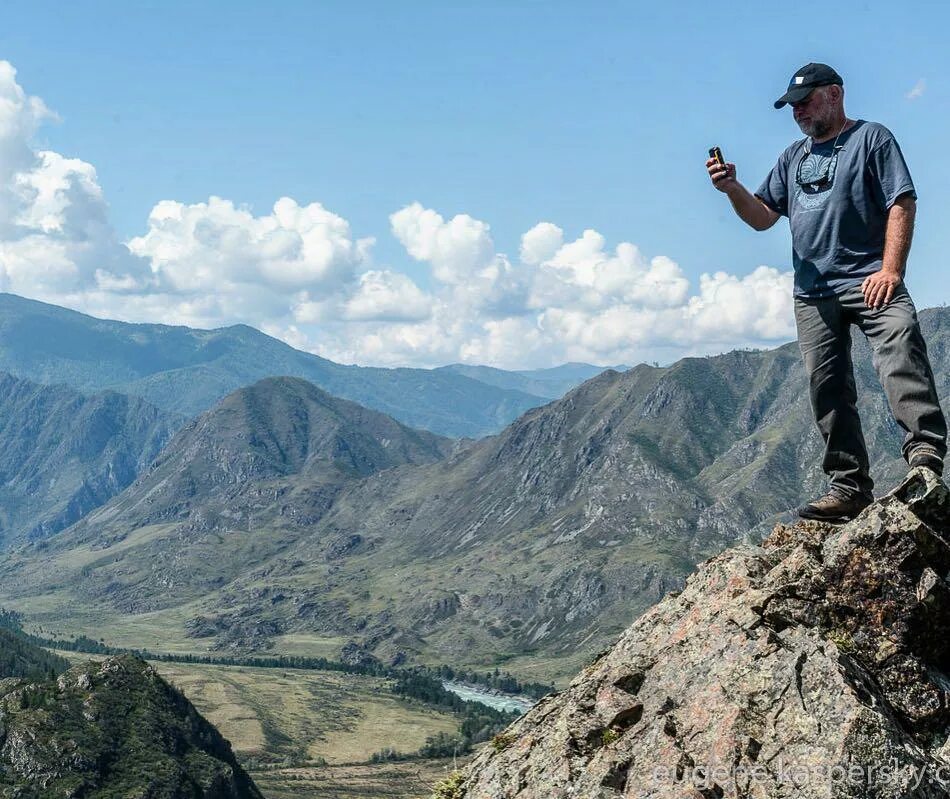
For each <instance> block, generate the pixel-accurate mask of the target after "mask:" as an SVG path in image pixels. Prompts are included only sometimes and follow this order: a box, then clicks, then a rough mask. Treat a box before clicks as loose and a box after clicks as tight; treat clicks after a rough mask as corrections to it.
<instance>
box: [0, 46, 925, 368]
mask: <svg viewBox="0 0 950 799" xmlns="http://www.w3.org/2000/svg"><path fill="white" fill-rule="evenodd" d="M921 91H922V88H921ZM55 119H56V117H55V114H54V113H53V112H52V111H50V109H48V108H47V107H46V105H45V104H44V103H43V101H42V100H40V99H39V98H36V97H30V96H29V95H28V94H27V93H26V92H25V91H24V90H23V88H22V87H21V86H20V85H19V84H18V82H17V75H16V71H15V70H14V69H13V67H12V66H11V65H10V64H8V63H6V62H2V61H0V178H2V183H0V290H4V291H12V292H15V293H18V294H23V295H25V296H30V297H34V298H37V299H41V300H46V301H49V302H54V303H57V304H60V305H66V306H69V307H73V308H77V309H78V310H82V311H85V312H87V313H91V314H93V315H96V316H105V317H112V318H120V319H124V320H127V321H153V322H155V321H160V322H171V323H176V324H186V325H191V326H195V327H218V326H221V325H225V324H233V323H237V322H244V323H247V324H251V325H254V326H257V327H259V328H260V329H262V330H263V331H264V332H266V333H268V334H270V335H274V336H277V337H279V338H281V339H283V340H285V341H287V342H288V343H289V344H291V345H292V346H295V347H298V348H301V349H307V350H310V351H312V352H316V353H318V354H320V355H323V356H325V357H328V358H332V359H333V360H337V361H341V362H344V363H360V364H375V365H386V366H399V365H412V366H436V365H440V364H444V363H448V362H453V361H463V362H468V363H487V364H492V365H496V366H500V367H504V368H524V367H539V366H550V365H554V364H556V363H560V362H563V361H566V360H582V361H592V362H595V363H617V362H621V361H624V362H637V361H642V360H652V359H654V358H661V359H664V360H672V359H673V358H675V357H679V356H680V355H683V354H688V353H689V354H694V353H698V352H709V351H721V350H725V349H729V348H731V347H735V346H743V345H750V344H751V345H756V346H759V345H764V344H769V343H774V342H777V341H780V340H783V339H788V338H790V337H792V336H793V335H794V330H793V325H792V310H791V309H792V304H791V302H792V301H791V275H790V273H787V272H785V273H783V272H780V271H778V270H776V269H772V268H769V267H764V266H763V267H759V268H758V269H756V270H755V271H753V272H752V273H751V274H747V275H734V274H729V273H727V272H724V271H720V272H715V273H714V274H705V275H702V276H701V277H700V278H699V280H698V283H697V284H696V285H691V282H690V280H689V278H688V277H687V276H686V274H685V273H684V271H683V269H682V268H681V267H680V265H679V264H677V263H676V262H675V261H674V260H672V259H671V258H669V257H667V256H664V255H652V256H647V255H645V254H644V253H643V252H641V250H640V249H639V248H638V247H637V246H636V245H635V244H633V243H631V242H625V241H621V242H618V243H616V244H609V243H608V242H607V240H606V238H605V237H604V236H603V235H602V234H601V233H599V232H598V231H596V230H594V229H588V230H584V231H581V232H580V233H579V235H576V236H575V237H574V238H571V237H570V236H567V235H566V234H565V232H564V230H563V229H562V228H561V227H559V226H558V225H556V224H554V223H553V222H546V221H542V222H539V223H538V224H537V225H535V226H534V227H532V228H531V229H530V230H528V231H526V232H525V233H524V235H523V236H522V237H521V239H520V247H519V250H518V254H517V256H516V257H509V256H508V255H507V254H505V253H504V252H500V251H498V250H497V249H496V245H495V242H494V240H493V238H492V235H491V228H490V226H489V224H488V223H487V222H485V221H482V220H479V219H476V218H474V217H472V216H469V215H468V214H464V213H458V214H455V215H454V216H451V217H445V216H443V215H442V213H440V212H439V211H438V210H436V209H433V208H427V207H425V206H424V205H423V204H421V203H419V202H414V203H411V204H409V205H407V206H405V207H403V208H401V209H398V210H396V211H395V212H394V213H393V214H392V215H391V216H390V217H389V226H390V233H391V234H392V235H393V236H394V237H395V239H396V240H397V241H398V242H400V243H401V244H402V246H403V247H404V249H405V260H406V261H409V260H412V261H415V262H417V263H419V264H422V265H424V266H425V267H427V268H428V271H429V275H430V276H431V280H429V281H427V284H426V287H425V288H423V287H421V286H420V285H418V284H417V283H416V282H414V281H413V280H412V279H411V278H410V276H409V275H408V274H406V273H405V272H404V271H400V270H399V269H398V268H397V265H377V264H375V263H374V262H373V245H374V239H373V238H372V237H370V236H357V235H355V234H354V232H353V231H352V230H351V227H350V224H349V223H348V222H347V220H346V219H344V218H343V217H341V216H339V215H338V214H336V213H334V212H333V211H332V210H330V209H328V208H326V207H324V206H323V205H321V204H320V203H319V202H308V203H302V202H298V201H297V200H295V199H293V198H290V197H282V198H280V199H278V200H277V201H276V202H275V203H274V204H273V206H272V207H271V208H269V209H266V210H264V211H263V212H256V211H255V210H254V209H252V208H250V207H247V206H242V205H239V204H235V203H234V202H233V201H231V200H228V199H224V198H221V197H216V196H212V197H210V198H209V199H208V201H207V202H199V203H192V204H185V203H182V202H178V201H176V200H174V199H165V200H161V201H159V202H157V203H156V204H155V206H154V207H153V209H152V211H151V213H150V214H149V215H148V218H147V219H146V220H144V223H143V230H142V232H141V233H140V234H139V235H137V236H134V237H132V238H131V239H130V240H129V241H128V242H126V243H123V242H121V241H119V240H118V238H117V236H116V233H115V231H114V230H113V228H112V227H111V225H110V222H109V213H108V210H109V209H108V205H107V202H106V198H105V197H104V196H103V191H102V189H101V187H100V185H99V182H98V178H97V175H96V171H95V169H94V167H93V166H92V165H91V164H89V163H86V162H85V161H82V160H80V159H79V158H74V157H66V156H64V155H61V154H59V153H55V152H51V151H48V150H41V149H39V148H35V147H34V146H33V139H34V137H35V135H36V133H37V131H38V130H39V129H40V127H41V126H42V125H43V124H44V123H46V122H49V121H54V120H55ZM380 223H381V224H385V220H380Z"/></svg>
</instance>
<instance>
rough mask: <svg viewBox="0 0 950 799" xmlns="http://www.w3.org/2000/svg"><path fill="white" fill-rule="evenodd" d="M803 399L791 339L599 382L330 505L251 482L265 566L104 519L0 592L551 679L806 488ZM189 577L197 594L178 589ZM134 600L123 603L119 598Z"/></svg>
mask: <svg viewBox="0 0 950 799" xmlns="http://www.w3.org/2000/svg"><path fill="white" fill-rule="evenodd" d="M921 323H922V325H923V326H924V328H925V331H926V334H927V336H928V342H929V343H931V345H932V346H931V351H932V358H933V362H934V367H935V371H936V372H937V374H938V388H939V390H940V394H941V397H943V398H944V399H946V397H947V394H948V389H950V383H948V374H950V368H948V367H950V363H948V359H950V347H948V346H947V345H948V341H950V312H947V311H943V310H940V309H934V310H930V311H924V312H922V313H921ZM855 353H856V358H857V366H856V373H857V375H856V377H857V381H858V385H859V389H860V394H861V397H860V408H861V413H862V418H863V420H864V421H865V429H866V432H867V439H868V442H869V446H870V449H871V457H872V462H873V464H874V468H875V472H876V475H877V476H878V477H879V478H880V481H881V484H887V483H889V482H896V481H897V480H898V479H900V477H902V476H903V474H904V473H905V472H906V465H904V464H903V463H902V461H900V460H899V458H898V457H897V453H898V452H899V443H900V431H899V430H898V429H897V427H896V424H895V423H894V422H893V420H892V419H891V417H890V413H889V411H888V410H887V406H886V400H885V399H884V397H883V394H882V392H881V391H880V389H879V388H878V387H877V385H876V378H875V377H874V375H873V371H872V369H871V366H870V358H869V353H868V351H867V347H866V346H865V345H864V344H863V342H858V343H856V346H855ZM807 397H808V394H807V390H806V387H805V378H804V374H803V372H802V369H801V364H800V358H799V356H798V352H797V348H796V346H795V345H794V344H789V345H784V346H782V347H779V348H777V349H775V350H767V351H758V352H738V351H737V352H732V353H727V354H725V355H722V356H715V357H710V358H689V359H684V360H683V361H680V362H677V363H676V364H673V365H672V366H669V367H652V366H647V365H640V366H637V367H634V368H633V369H631V370H628V371H626V372H623V373H618V372H613V371H609V370H608V371H606V372H604V373H602V374H600V375H598V376H597V377H595V378H593V379H591V380H589V381H587V382H586V383H584V384H582V385H581V386H579V387H577V388H576V389H574V390H572V391H571V392H570V393H568V394H567V395H566V396H565V397H564V398H562V399H561V400H557V401H554V402H551V403H548V404H547V405H545V406H542V407H539V408H535V409H531V410H529V411H528V412H526V413H525V414H524V415H523V416H522V417H520V418H519V419H518V420H516V421H515V422H514V423H512V424H511V425H509V426H508V427H507V428H506V429H505V430H504V431H503V432H502V433H500V434H498V435H495V436H490V437H487V438H485V439H482V440H479V441H476V442H471V443H469V444H468V445H466V446H463V447H460V448H457V449H455V450H453V451H452V452H451V454H449V455H448V456H447V457H446V458H445V459H443V460H440V461H438V462H436V463H433V464H428V465H426V464H419V465H412V464H405V465H402V466H398V467H395V468H392V469H388V470H386V471H384V472H380V473H376V474H371V475H369V476H366V477H360V478H359V479H355V480H352V481H349V482H347V483H346V484H345V485H344V486H343V487H342V488H341V489H340V490H339V491H337V492H335V493H334V494H333V495H332V497H329V499H328V497H327V496H326V495H323V496H317V495H315V494H314V493H312V492H311V493H307V491H306V490H305V489H304V487H303V486H302V485H301V484H299V483H297V482H294V481H293V480H292V479H291V480H289V481H287V482H285V483H281V482H280V481H281V480H282V479H283V478H276V482H273V483H268V484H266V485H265V484H260V485H258V486H257V488H255V487H254V485H253V483H251V484H249V488H248V491H249V493H248V496H254V497H255V501H256V502H257V503H258V504H257V505H256V506H255V507H253V508H252V507H251V506H250V505H248V506H247V507H248V508H249V510H250V513H249V515H245V516H242V517H241V518H242V524H244V525H245V529H247V525H251V524H252V525H253V529H254V530H255V531H256V532H255V535H256V536H257V539H256V540H257V541H258V542H259V543H260V544H261V545H262V546H264V547H265V549H266V550H267V553H269V554H266V556H261V557H255V558H252V559H250V560H248V561H246V562H244V564H243V568H241V569H234V568H231V567H228V570H227V571H226V572H225V571H221V572H220V573H219V574H218V577H220V578H221V579H220V580H219V582H218V583H217V584H212V582H211V580H212V579H213V578H214V576H215V575H214V574H213V572H210V573H209V572H208V571H207V569H206V566H205V565H204V564H205V560H204V559H203V558H202V557H199V555H200V554H201V553H202V552H204V551H205V550H204V549H203V547H204V546H205V545H204V544H202V543H201V542H202V541H203V540H204V538H207V537H214V536H218V537H220V538H219V539H218V543H217V546H218V547H221V546H230V545H231V544H232V542H233V545H234V546H235V547H237V550H236V551H239V552H247V551H248V550H247V548H246V546H245V543H244V539H243V538H241V537H240V536H238V535H237V534H236V532H235V530H234V526H233V525H231V524H230V523H229V522H227V520H224V521H221V520H220V519H218V520H217V521H216V520H215V519H214V518H211V517H210V516H209V517H208V518H209V519H210V521H209V522H208V523H207V524H204V523H201V524H197V522H199V521H200V519H196V520H195V521H196V524H195V525H192V526H189V527H188V528H187V529H185V528H181V527H176V528H174V530H175V531H177V532H173V531H172V530H171V528H167V529H166V528H160V527H156V526H154V525H151V526H150V525H149V524H144V521H145V520H144V519H138V520H137V519H136V517H135V516H134V515H126V516H123V515H122V514H121V513H118V514H117V515H116V516H115V517H114V518H112V519H111V520H110V521H109V523H108V524H101V525H98V526H97V527H96V528H95V529H96V530H97V531H98V538H96V537H93V539H89V540H88V541H87V543H86V544H84V545H83V547H88V546H90V545H91V544H92V542H93V541H97V542H98V543H96V546H97V547H98V549H97V550H96V551H95V553H93V552H92V551H89V550H88V549H84V548H83V547H80V549H78V550H76V551H75V557H77V558H79V559H80V560H82V562H83V563H84V564H85V565H83V566H82V578H81V580H79V579H78V571H77V569H78V568H79V567H74V570H73V571H72V572H70V571H69V569H66V570H65V571H63V570H62V569H61V566H62V564H63V563H64V561H63V558H64V557H65V555H55V553H52V552H51V551H50V552H46V553H44V552H43V551H39V550H35V549H34V550H25V551H22V552H20V553H17V555H16V557H14V558H11V559H10V560H9V561H8V562H7V563H6V564H5V565H4V567H3V579H2V583H3V585H4V587H3V588H0V591H3V592H9V594H10V595H12V598H15V599H16V601H17V602H18V603H19V605H17V606H18V607H20V608H22V607H23V604H24V603H25V602H28V601H29V597H30V596H37V595H44V592H49V591H53V592H54V593H55V592H61V593H60V594H58V596H59V599H57V600H56V602H59V603H67V602H68V601H70V600H69V597H70V596H71V595H72V594H71V593H70V592H80V595H81V596H82V597H83V601H84V602H88V603H91V604H92V605H93V606H94V607H97V608H110V607H111V608H112V611H110V612H145V611H146V610H149V609H151V610H155V608H156V607H157V605H156V604H155V603H156V602H161V603H164V602H165V600H164V599H162V598H160V597H159V594H158V592H157V590H156V589H154V588H149V589H148V590H138V589H137V588H136V586H137V585H140V583H139V582H137V581H138V580H140V579H141V576H142V575H143V574H145V573H146V572H147V573H148V574H149V575H151V576H149V580H155V581H159V582H160V581H161V580H172V579H173V580H174V581H175V584H176V585H179V586H180V590H182V591H184V592H185V594H186V595H187V596H188V597H191V598H192V599H191V604H188V605H187V609H186V607H185V606H182V607H181V608H180V609H179V610H177V611H175V614H188V618H189V621H188V622H187V623H186V625H185V629H186V630H187V634H189V635H192V636H194V637H195V638H196V640H200V641H202V642H203V644H207V645H211V646H216V647H235V648H239V649H240V648H242V647H259V646H268V645H272V644H274V643H275V642H277V645H279V641H280V639H281V637H282V636H285V635H286V636H291V637H293V636H299V635H306V636H317V637H321V636H322V637H326V638H327V639H329V640H340V639H341V638H342V639H345V640H348V641H352V642H353V643H355V644H356V645H357V646H360V647H363V648H365V649H366V650H367V651H370V652H372V653H373V654H375V655H377V656H378V657H381V658H383V659H395V660H399V659H406V658H408V659H419V660H421V661H422V662H452V663H456V664H460V665H463V664H464V665H472V666H483V665H486V664H488V665H494V664H497V663H501V662H504V663H505V664H506V668H508V669H509V670H511V671H512V672H514V673H518V670H519V668H523V669H525V670H536V669H539V668H541V669H546V671H543V672H538V673H537V675H536V676H540V677H542V678H548V677H551V676H559V675H561V674H563V673H564V672H565V671H566V670H568V669H570V668H572V666H573V665H576V664H577V663H578V662H579V660H580V659H581V658H582V657H583V655H584V653H585V652H587V651H590V650H592V649H594V648H596V647H597V646H600V645H602V644H603V643H604V642H605V641H607V640H610V638H611V637H612V636H614V635H616V634H617V633H618V632H619V631H621V630H622V629H623V626H624V624H625V621H626V619H627V618H628V617H629V616H630V614H634V613H638V612H641V611H642V610H644V609H645V608H647V607H649V606H650V605H652V604H653V603H654V602H656V601H657V600H658V599H660V598H661V597H662V596H663V595H664V593H666V592H667V591H669V590H670V589H671V588H675V587H676V586H677V585H679V584H681V582H682V580H683V579H684V577H685V575H686V574H689V573H690V572H691V571H692V569H693V568H694V567H695V565H696V563H697V562H699V561H701V560H702V559H703V558H705V557H708V556H709V555H711V554H713V553H715V552H718V551H721V550H722V549H723V548H725V547H727V546H730V545H732V544H734V543H736V542H737V541H743V540H746V541H748V540H753V539H755V538H756V537H758V536H761V535H762V534H763V533H764V532H767V528H768V527H769V526H770V525H771V524H772V523H773V522H774V521H775V520H776V519H778V518H781V517H782V516H783V514H788V512H789V510H790V509H791V508H794V507H795V506H796V505H797V504H799V503H800V502H801V501H802V500H803V499H806V498H810V496H811V495H814V493H817V492H818V491H820V490H822V488H823V486H824V483H825V477H824V475H823V474H822V473H821V470H820V453H821V449H822V447H821V442H820V440H819V439H818V436H817V433H816V431H815V430H814V425H813V421H812V419H811V410H810V407H809V405H808V398H807ZM275 491H276V492H280V491H283V492H284V493H282V494H280V497H281V499H280V501H279V502H278V501H275V500H274V498H273V497H274V494H275ZM132 493H134V492H132ZM131 495H132V494H131V493H129V494H128V496H131ZM127 499H128V497H125V499H119V498H117V499H115V500H112V502H111V503H110V505H111V507H112V508H117V507H118V506H119V505H120V504H121V503H122V502H125V501H127ZM199 504H200V503H199ZM104 512H105V511H103V513H104ZM212 516H213V515H212ZM100 518H102V517H100ZM89 529H92V528H91V527H90V528H89ZM242 535H245V533H242ZM116 536H121V541H122V543H121V545H118V546H116V545H115V544H114V543H112V542H113V539H114V537H116ZM203 537H204V538H203ZM67 539H68V535H67V536H65V537H61V538H60V542H63V541H66V540H67ZM116 540H118V539H116ZM209 540H210V539H209ZM56 546H58V544H57V545H56ZM113 547H115V548H113ZM65 551H66V550H63V552H65ZM161 552H165V553H167V555H162V556H161V557H159V556H158V555H157V554H156V553H161ZM146 553H147V555H146ZM54 564H57V565H56V568H55V569H54V568H53V566H54ZM192 573H193V574H195V575H198V576H197V577H196V578H195V579H196V580H198V581H200V582H201V586H199V587H196V586H194V585H192V586H189V585H188V580H189V579H190V578H189V575H190V574H192ZM26 574H44V575H49V577H48V579H45V580H40V581H36V580H29V581H26V580H25V579H24V575H26ZM182 581H184V583H182ZM156 584H157V583H156ZM199 588H200V590H199ZM132 594H134V596H135V600H136V603H137V604H136V605H135V606H134V607H130V606H129V605H127V604H123V603H125V602H126V601H127V597H128V596H129V595H132ZM117 599H121V601H118V602H117V601H116V600H117ZM51 601H52V600H50V599H49V598H47V599H44V605H46V606H50V602H51ZM163 606H164V605H163ZM168 612H169V614H170V615H169V619H170V620H173V621H170V623H173V624H176V625H178V629H179V630H182V626H181V621H180V618H181V616H180V615H175V614H172V611H171V610H169V611H168ZM38 618H39V620H42V619H43V618H44V617H43V616H42V615H41V616H39V617H38Z"/></svg>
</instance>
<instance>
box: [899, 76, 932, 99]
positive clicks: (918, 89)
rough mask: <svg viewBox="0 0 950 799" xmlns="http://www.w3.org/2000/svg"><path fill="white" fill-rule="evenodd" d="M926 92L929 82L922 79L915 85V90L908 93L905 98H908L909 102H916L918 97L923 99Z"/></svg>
mask: <svg viewBox="0 0 950 799" xmlns="http://www.w3.org/2000/svg"><path fill="white" fill-rule="evenodd" d="M926 90H927V81H925V80H924V79H923V78H921V79H920V80H918V81H917V83H915V84H914V88H913V89H911V90H910V91H909V92H907V94H905V95H904V97H906V98H907V99H908V100H916V99H917V98H918V97H922V96H923V94H924V92H925V91H926Z"/></svg>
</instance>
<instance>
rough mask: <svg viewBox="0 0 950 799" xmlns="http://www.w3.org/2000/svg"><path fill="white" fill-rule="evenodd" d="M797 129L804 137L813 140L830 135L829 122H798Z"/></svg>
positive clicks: (817, 120)
mask: <svg viewBox="0 0 950 799" xmlns="http://www.w3.org/2000/svg"><path fill="white" fill-rule="evenodd" d="M798 127H799V128H801V131H802V133H804V134H805V135H806V136H811V137H812V138H813V139H823V138H825V136H827V135H828V134H829V133H831V120H827V119H812V120H811V122H799V123H798Z"/></svg>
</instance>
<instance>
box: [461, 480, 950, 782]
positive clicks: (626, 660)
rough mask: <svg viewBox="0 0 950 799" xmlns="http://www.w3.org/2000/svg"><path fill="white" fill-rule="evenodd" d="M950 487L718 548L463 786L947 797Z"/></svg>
mask: <svg viewBox="0 0 950 799" xmlns="http://www.w3.org/2000/svg"><path fill="white" fill-rule="evenodd" d="M948 542H950V491H948V489H947V488H946V486H945V485H944V484H943V483H942V482H940V481H939V480H938V479H937V478H936V477H935V476H934V475H933V474H932V473H931V472H928V471H926V470H922V469H918V470H914V471H912V472H911V473H910V474H909V475H908V477H907V479H905V480H904V481H903V482H902V483H901V484H900V485H899V486H898V488H897V489H895V490H894V491H893V492H891V493H890V494H888V495H887V496H885V497H884V498H883V499H881V500H879V501H878V502H876V503H874V504H873V505H871V506H870V507H869V508H868V509H867V510H866V511H865V512H864V513H863V514H862V515H861V516H860V517H859V518H858V519H856V520H854V521H853V522H850V523H848V524H845V525H842V526H833V525H828V524H820V523H816V522H801V523H798V524H795V525H792V526H783V525H778V526H777V527H776V528H775V529H774V531H773V532H772V534H771V535H770V536H769V537H768V538H766V539H765V540H764V541H763V542H762V544H761V545H760V546H740V547H735V548H731V549H728V550H726V551H724V552H722V553H721V554H719V555H716V556H714V557H712V558H709V559H707V560H706V561H704V562H703V563H702V564H700V566H699V567H698V569H697V570H696V571H695V572H694V573H693V574H692V575H691V576H690V577H689V578H688V580H687V582H686V585H685V587H684V590H683V591H682V592H674V593H671V594H669V595H667V596H666V597H665V598H664V599H663V600H662V601H660V602H659V603H658V604H657V605H655V606H654V607H653V608H651V609H650V610H648V611H647V612H646V613H644V614H643V615H642V616H641V617H640V618H639V619H637V621H636V622H635V623H634V624H633V625H632V626H631V627H629V628H628V629H627V631H626V632H625V633H624V634H623V635H622V636H621V637H620V639H619V640H618V641H617V643H616V644H615V645H614V646H613V647H612V648H611V649H609V650H607V651H605V652H603V653H602V654H601V655H599V656H598V657H597V658H596V659H595V661H594V662H593V663H592V664H591V665H590V666H588V667H587V668H586V669H585V670H584V671H583V672H582V673H581V674H579V675H578V676H577V677H576V678H575V679H574V681H573V682H572V683H571V685H570V687H569V688H568V689H567V690H566V691H564V692H563V693H561V694H558V695H549V696H548V697H546V698H545V699H544V700H542V701H541V702H540V703H539V704H538V705H536V706H535V707H534V708H533V709H532V710H531V711H530V712H529V713H527V714H526V715H525V716H523V717H522V718H521V719H519V720H518V721H517V722H515V724H514V725H512V726H511V727H510V728H509V729H508V730H507V731H506V732H505V733H504V734H503V735H501V736H498V737H497V738H496V739H495V741H494V742H493V743H494V745H492V746H487V747H486V748H485V749H484V750H483V751H482V752H481V753H480V754H479V756H478V757H477V758H476V759H475V760H474V761H473V763H472V764H471V765H470V767H469V768H468V769H467V770H466V772H465V774H464V779H463V780H462V781H461V786H460V787H459V788H458V789H457V790H456V791H455V795H456V796H458V797H464V799H502V798H505V799H515V798H517V799H557V797H565V798H566V797H572V799H580V798H590V799H593V798H594V797H598V798H600V797H638V798H640V797H642V798H643V799H646V798H647V797H649V798H650V799H674V798H675V799H713V798H715V797H720V798H722V797H732V798H734V799H740V797H746V798H747V799H753V798H754V799H758V798H759V797H761V798H762V799H766V798H767V799H781V798H782V797H795V799H807V798H808V797H855V798H856V797H862V798H863V799H937V798H938V797H941V798H946V797H950V743H948V740H947V739H948V734H950V707H948V698H950V693H948V692H950V678H948V674H950V584H948V576H950V544H948Z"/></svg>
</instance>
